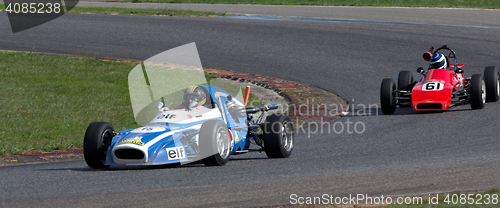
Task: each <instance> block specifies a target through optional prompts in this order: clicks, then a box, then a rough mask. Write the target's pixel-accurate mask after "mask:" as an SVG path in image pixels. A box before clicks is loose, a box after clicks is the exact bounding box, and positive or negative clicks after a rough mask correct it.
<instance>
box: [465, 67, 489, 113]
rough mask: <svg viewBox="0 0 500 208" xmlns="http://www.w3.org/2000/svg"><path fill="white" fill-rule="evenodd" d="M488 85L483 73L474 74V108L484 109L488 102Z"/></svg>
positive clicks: (472, 85)
mask: <svg viewBox="0 0 500 208" xmlns="http://www.w3.org/2000/svg"><path fill="white" fill-rule="evenodd" d="M485 88H486V86H485V83H484V78H483V75H481V74H474V75H472V77H471V79H470V99H469V100H470V106H471V108H472V109H473V110H476V109H482V108H483V107H484V103H485V102H486V89H485Z"/></svg>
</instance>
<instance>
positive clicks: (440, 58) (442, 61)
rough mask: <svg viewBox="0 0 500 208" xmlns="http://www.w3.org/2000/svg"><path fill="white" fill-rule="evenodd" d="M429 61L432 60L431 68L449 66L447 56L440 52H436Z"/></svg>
mask: <svg viewBox="0 0 500 208" xmlns="http://www.w3.org/2000/svg"><path fill="white" fill-rule="evenodd" d="M429 62H431V63H430V66H429V69H446V68H447V67H448V61H447V60H446V56H444V55H443V54H440V53H436V54H434V55H433V56H432V57H431V59H430V60H429Z"/></svg>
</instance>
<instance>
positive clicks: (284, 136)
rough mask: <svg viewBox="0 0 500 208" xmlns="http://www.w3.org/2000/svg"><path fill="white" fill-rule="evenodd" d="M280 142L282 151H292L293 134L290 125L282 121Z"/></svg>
mask: <svg viewBox="0 0 500 208" xmlns="http://www.w3.org/2000/svg"><path fill="white" fill-rule="evenodd" d="M281 141H282V144H283V149H285V150H286V151H287V152H289V151H290V150H292V148H293V134H292V129H291V124H290V123H288V122H287V121H284V122H283V125H282V126H281Z"/></svg>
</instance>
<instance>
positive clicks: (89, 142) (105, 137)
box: [83, 122, 115, 168]
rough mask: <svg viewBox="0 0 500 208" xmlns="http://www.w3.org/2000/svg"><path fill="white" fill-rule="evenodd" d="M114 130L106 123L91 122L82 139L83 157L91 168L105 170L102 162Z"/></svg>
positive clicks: (105, 166)
mask: <svg viewBox="0 0 500 208" xmlns="http://www.w3.org/2000/svg"><path fill="white" fill-rule="evenodd" d="M114 132H115V129H114V128H113V126H112V125H111V124H109V123H106V122H93V123H91V124H90V125H89V127H88V128H87V131H86V132H85V137H84V139H83V156H84V158H85V162H86V163H87V165H88V166H89V167H91V168H107V167H109V165H104V163H102V160H106V155H107V154H108V150H109V146H110V145H111V140H112V139H113V137H114V136H115V134H114Z"/></svg>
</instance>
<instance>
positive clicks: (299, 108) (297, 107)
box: [0, 60, 349, 166]
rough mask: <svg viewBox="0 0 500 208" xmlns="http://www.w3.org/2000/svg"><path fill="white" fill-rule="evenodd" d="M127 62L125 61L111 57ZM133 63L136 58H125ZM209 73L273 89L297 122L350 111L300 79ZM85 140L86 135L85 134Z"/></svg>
mask: <svg viewBox="0 0 500 208" xmlns="http://www.w3.org/2000/svg"><path fill="white" fill-rule="evenodd" d="M109 61H123V60H109ZM125 62H133V63H135V61H125ZM204 70H205V72H206V73H207V74H209V75H215V76H219V77H221V78H226V79H230V80H235V81H239V82H249V83H252V84H255V85H259V86H262V87H265V88H267V89H269V90H273V91H275V92H277V93H278V94H280V95H281V96H283V97H284V98H285V99H286V100H288V101H289V102H290V105H288V107H287V109H288V112H287V114H288V115H289V116H290V118H291V119H292V121H293V122H295V123H296V125H305V124H308V123H309V122H316V123H322V122H332V121H334V120H336V119H337V118H339V117H340V115H343V114H344V113H345V112H347V111H348V108H349V105H348V103H347V101H345V100H343V99H342V98H340V97H339V96H337V95H335V94H333V93H330V92H328V91H326V90H323V89H320V88H318V87H315V86H312V85H308V84H302V83H298V82H293V81H288V80H283V79H278V78H272V77H266V76H260V75H256V74H247V73H241V72H232V71H225V70H218V69H209V68H204ZM82 139H83V135H82ZM76 159H83V149H82V148H78V149H68V150H56V151H50V152H35V153H27V154H14V155H2V156H0V166H4V165H17V164H28V163H39V162H55V161H64V160H76Z"/></svg>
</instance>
